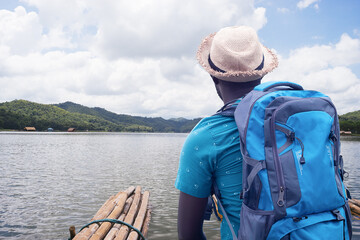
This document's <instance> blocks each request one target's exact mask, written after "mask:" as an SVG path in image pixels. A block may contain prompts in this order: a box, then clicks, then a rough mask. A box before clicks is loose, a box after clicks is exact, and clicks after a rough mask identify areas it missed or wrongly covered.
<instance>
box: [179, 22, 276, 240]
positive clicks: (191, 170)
mask: <svg viewBox="0 0 360 240" xmlns="http://www.w3.org/2000/svg"><path fill="white" fill-rule="evenodd" d="M197 59H198V61H199V63H200V65H201V66H202V67H203V68H204V69H205V70H206V71H207V72H208V73H209V74H210V76H211V78H212V79H213V82H214V83H215V88H216V91H217V93H218V95H219V97H220V98H221V99H222V101H223V102H224V104H225V105H224V107H223V108H222V109H220V110H219V112H218V113H217V114H215V115H213V116H211V117H207V118H204V119H202V120H201V121H200V122H199V124H198V125H197V126H196V127H195V128H194V129H193V130H192V132H191V133H190V134H189V136H188V138H187V139H186V141H185V144H184V146H183V149H182V152H181V156H180V162H179V170H178V175H177V179H176V182H175V186H176V188H177V189H179V190H180V198H179V210H178V235H179V239H206V237H205V236H204V234H203V231H202V225H203V216H204V212H205V209H206V206H207V201H208V200H207V199H208V196H209V195H210V194H211V191H212V185H213V183H216V185H217V186H218V188H219V190H220V194H221V196H220V200H221V203H222V205H223V206H224V209H225V211H226V213H227V216H228V218H229V220H230V222H231V228H233V229H234V230H233V233H232V232H231V228H230V227H229V226H228V224H227V223H226V221H225V220H224V219H223V221H222V223H221V239H233V236H234V233H235V235H236V234H237V232H238V229H239V225H240V221H239V220H240V219H239V215H240V209H241V202H242V201H241V199H240V193H241V191H242V156H241V152H240V143H239V134H238V130H237V126H236V123H235V121H234V118H233V116H227V114H226V109H227V108H228V107H229V106H230V107H231V106H234V104H236V103H237V102H236V101H237V99H240V98H241V97H243V96H244V95H245V94H247V93H248V92H250V91H251V90H252V89H253V88H254V87H255V86H256V85H258V84H259V83H260V81H261V79H262V77H263V76H264V75H266V74H267V73H269V72H270V71H272V70H273V69H274V68H276V67H277V65H278V61H277V57H276V55H275V54H274V53H272V52H271V51H270V50H269V49H267V48H266V47H264V46H263V45H261V43H260V42H259V40H258V37H257V35H256V32H255V31H254V30H253V29H252V28H250V27H246V26H239V27H227V28H223V29H221V30H220V31H219V32H217V33H216V34H211V35H209V36H208V37H206V38H205V39H204V40H203V42H202V43H201V45H200V47H199V50H198V53H197Z"/></svg>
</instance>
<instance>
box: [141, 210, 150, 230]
mask: <svg viewBox="0 0 360 240" xmlns="http://www.w3.org/2000/svg"><path fill="white" fill-rule="evenodd" d="M150 219H151V209H148V210H147V211H146V217H145V221H144V225H143V227H142V230H141V233H142V235H143V236H144V237H147V233H148V231H149V224H150Z"/></svg>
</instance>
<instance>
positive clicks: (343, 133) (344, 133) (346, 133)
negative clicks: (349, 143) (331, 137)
mask: <svg viewBox="0 0 360 240" xmlns="http://www.w3.org/2000/svg"><path fill="white" fill-rule="evenodd" d="M351 134H352V133H351V131H340V135H351Z"/></svg>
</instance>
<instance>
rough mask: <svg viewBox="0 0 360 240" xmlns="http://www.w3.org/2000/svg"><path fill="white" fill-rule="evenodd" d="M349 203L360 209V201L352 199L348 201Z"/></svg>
mask: <svg viewBox="0 0 360 240" xmlns="http://www.w3.org/2000/svg"><path fill="white" fill-rule="evenodd" d="M349 202H351V203H352V204H355V205H356V206H358V207H360V200H357V199H355V198H352V199H349Z"/></svg>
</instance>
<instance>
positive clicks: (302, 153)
mask: <svg viewBox="0 0 360 240" xmlns="http://www.w3.org/2000/svg"><path fill="white" fill-rule="evenodd" d="M295 138H296V140H298V141H299V143H300V147H301V157H300V164H305V158H304V149H305V148H304V144H303V143H302V141H301V140H300V138H298V137H295Z"/></svg>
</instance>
